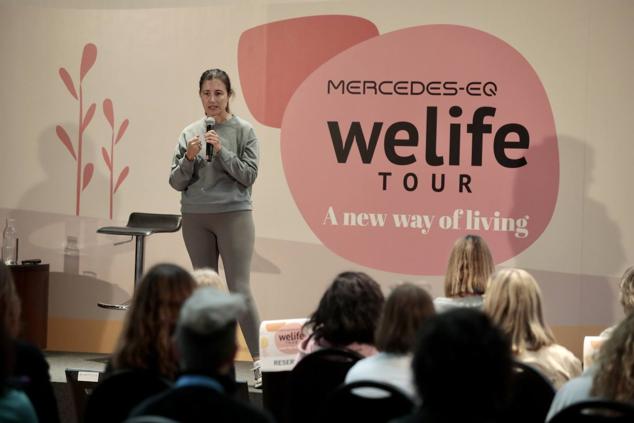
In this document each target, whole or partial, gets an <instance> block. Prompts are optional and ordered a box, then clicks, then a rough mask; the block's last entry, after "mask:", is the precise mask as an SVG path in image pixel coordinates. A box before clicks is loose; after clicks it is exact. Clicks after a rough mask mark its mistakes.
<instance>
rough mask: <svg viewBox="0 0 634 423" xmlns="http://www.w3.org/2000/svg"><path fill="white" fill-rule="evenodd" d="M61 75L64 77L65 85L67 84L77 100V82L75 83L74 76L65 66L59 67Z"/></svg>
mask: <svg viewBox="0 0 634 423" xmlns="http://www.w3.org/2000/svg"><path fill="white" fill-rule="evenodd" d="M59 77H60V78H62V81H63V82H64V85H66V88H67V89H68V92H69V93H70V95H72V96H73V97H75V100H77V91H75V84H73V78H71V77H70V75H69V74H68V71H67V70H66V69H64V68H59Z"/></svg>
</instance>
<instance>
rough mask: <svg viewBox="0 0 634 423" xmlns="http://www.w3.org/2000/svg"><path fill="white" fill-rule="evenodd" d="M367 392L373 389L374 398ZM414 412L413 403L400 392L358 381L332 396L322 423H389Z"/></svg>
mask: <svg viewBox="0 0 634 423" xmlns="http://www.w3.org/2000/svg"><path fill="white" fill-rule="evenodd" d="M367 389H371V391H370V394H371V395H367V394H366V393H367V392H368V391H367ZM364 392H365V393H364ZM413 409H414V403H413V401H412V400H411V399H409V398H408V397H407V395H405V394H404V393H403V392H402V391H401V390H399V389H398V388H396V387H393V386H391V385H388V384H385V383H381V382H375V381H358V382H354V383H350V384H347V385H342V386H340V387H339V388H337V389H336V390H335V391H333V392H332V393H331V394H330V395H329V396H328V398H327V399H326V404H325V406H324V408H323V409H322V421H327V422H333V423H334V422H341V423H344V422H345V423H350V422H357V421H358V422H364V423H385V422H388V421H390V420H392V419H395V418H397V417H401V416H404V415H406V414H409V413H411V412H412V411H413Z"/></svg>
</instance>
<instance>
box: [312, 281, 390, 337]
mask: <svg viewBox="0 0 634 423" xmlns="http://www.w3.org/2000/svg"><path fill="white" fill-rule="evenodd" d="M384 300H385V299H384V297H383V293H382V292H381V287H380V286H379V284H378V283H376V281H375V280H374V279H372V278H371V277H370V276H368V275H366V274H365V273H363V272H343V273H340V274H339V275H337V277H336V278H335V280H334V281H333V282H332V284H331V285H330V286H329V287H328V289H327V290H326V292H325V293H324V295H323V296H322V297H321V300H320V301H319V305H318V306H317V310H315V311H314V312H313V314H312V315H311V316H310V319H309V320H308V322H307V323H306V327H308V328H311V329H312V330H313V333H314V336H315V339H317V340H320V339H323V340H325V341H326V342H328V343H330V344H332V345H333V346H337V347H343V346H345V345H348V344H351V343H354V342H357V343H362V344H374V332H375V330H376V325H377V323H378V320H379V316H380V314H381V308H382V307H383V302H384Z"/></svg>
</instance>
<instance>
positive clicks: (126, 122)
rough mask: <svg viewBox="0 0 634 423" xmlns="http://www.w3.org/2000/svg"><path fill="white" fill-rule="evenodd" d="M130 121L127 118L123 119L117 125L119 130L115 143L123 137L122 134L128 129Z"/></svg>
mask: <svg viewBox="0 0 634 423" xmlns="http://www.w3.org/2000/svg"><path fill="white" fill-rule="evenodd" d="M129 123H130V121H129V120H128V119H126V120H124V121H123V122H121V126H120V127H119V132H118V133H117V138H116V140H115V142H114V143H115V144H117V143H118V142H119V140H120V139H121V137H123V134H125V130H126V129H128V124H129Z"/></svg>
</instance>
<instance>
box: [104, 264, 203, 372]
mask: <svg viewBox="0 0 634 423" xmlns="http://www.w3.org/2000/svg"><path fill="white" fill-rule="evenodd" d="M196 286H197V285H196V282H195V281H194V279H193V278H192V276H191V274H190V273H189V272H187V271H186V270H184V269H182V268H181V267H179V266H176V265H173V264H157V265H155V266H153V267H152V268H151V269H150V270H148V272H147V273H146V274H145V275H144V276H143V278H142V279H141V282H140V283H139V286H138V288H137V290H136V292H135V293H134V296H133V297H132V304H131V306H130V310H129V311H128V315H127V316H126V320H125V323H124V327H123V331H122V333H121V336H120V337H119V343H118V345H117V348H116V350H115V352H114V354H113V358H112V365H113V367H114V369H129V368H132V369H147V370H150V371H156V372H158V373H159V374H161V375H162V376H164V377H167V378H169V379H173V378H174V377H175V376H176V374H177V373H178V360H177V357H176V354H175V351H174V348H173V346H172V334H173V332H174V329H175V327H176V321H177V320H178V313H179V312H180V308H181V306H182V304H183V303H184V302H185V300H186V299H187V298H189V296H190V295H191V293H192V292H193V291H194V289H196Z"/></svg>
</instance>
